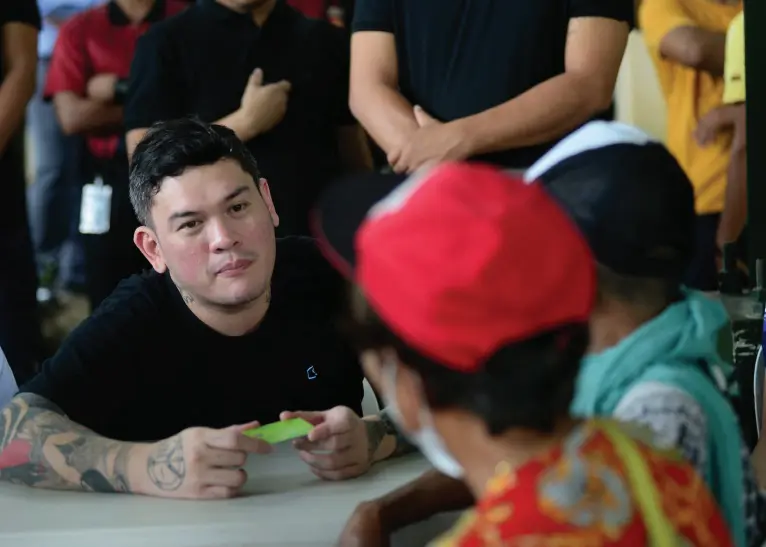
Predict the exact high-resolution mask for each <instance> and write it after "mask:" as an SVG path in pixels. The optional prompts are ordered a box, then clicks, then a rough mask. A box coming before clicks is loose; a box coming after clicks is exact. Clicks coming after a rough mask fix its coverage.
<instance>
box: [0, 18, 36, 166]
mask: <svg viewBox="0 0 766 547" xmlns="http://www.w3.org/2000/svg"><path fill="white" fill-rule="evenodd" d="M0 38H2V51H3V63H2V64H3V66H4V67H5V71H6V72H5V76H4V78H3V80H2V82H3V83H2V85H0V120H2V123H0V154H2V152H3V151H4V150H5V147H6V146H7V145H8V141H10V139H11V137H12V136H13V135H14V133H16V131H17V130H18V129H19V127H20V126H21V122H22V120H23V119H24V113H25V112H26V106H27V102H29V99H31V98H32V95H34V92H35V80H36V71H37V29H35V28H34V27H32V26H30V25H26V24H23V23H7V24H5V25H3V26H2V37H0Z"/></svg>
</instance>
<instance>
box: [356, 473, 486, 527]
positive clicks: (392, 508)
mask: <svg viewBox="0 0 766 547" xmlns="http://www.w3.org/2000/svg"><path fill="white" fill-rule="evenodd" d="M474 503H475V500H474V498H473V495H472V494H471V491H470V490H469V489H468V487H467V486H466V485H465V483H463V482H462V481H459V480H457V479H453V478H452V477H448V476H447V475H444V474H443V473H440V472H439V471H436V470H431V471H426V472H425V473H424V474H423V475H421V476H420V477H418V478H417V479H415V480H413V481H412V482H409V483H407V484H405V485H404V486H401V487H399V488H397V489H396V490H393V491H392V492H389V493H388V494H386V495H385V496H383V497H381V498H378V499H377V500H374V501H372V502H368V503H366V504H364V505H366V506H367V507H364V506H363V507H362V508H361V510H365V509H367V510H369V509H373V510H374V511H376V512H377V514H378V516H379V518H380V521H381V524H382V526H383V528H384V529H385V530H386V531H387V532H389V533H392V532H395V531H397V530H401V529H402V528H404V527H406V526H409V525H411V524H415V523H417V522H422V521H424V520H426V519H428V518H430V517H432V516H434V515H437V514H439V513H446V512H448V511H459V510H463V509H466V508H468V507H470V506H471V505H473V504H474Z"/></svg>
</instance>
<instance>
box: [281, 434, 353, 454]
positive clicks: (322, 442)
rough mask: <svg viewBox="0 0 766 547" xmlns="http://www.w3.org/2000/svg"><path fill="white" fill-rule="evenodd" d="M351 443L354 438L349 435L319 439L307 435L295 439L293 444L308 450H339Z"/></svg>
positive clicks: (300, 448) (299, 448)
mask: <svg viewBox="0 0 766 547" xmlns="http://www.w3.org/2000/svg"><path fill="white" fill-rule="evenodd" d="M312 433H313V431H312ZM351 444H352V439H351V438H350V436H349V435H330V436H327V437H323V438H322V439H319V440H312V439H311V437H306V438H303V439H296V440H295V441H293V446H294V447H295V448H297V449H298V450H305V451H307V452H312V451H319V450H326V451H329V450H332V451H336V452H337V451H338V450H345V449H346V448H348V447H350V446H351Z"/></svg>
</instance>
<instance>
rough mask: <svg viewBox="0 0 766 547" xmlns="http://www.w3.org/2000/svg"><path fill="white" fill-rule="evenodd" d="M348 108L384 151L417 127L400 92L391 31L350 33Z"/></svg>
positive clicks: (401, 142) (409, 108) (410, 109)
mask: <svg viewBox="0 0 766 547" xmlns="http://www.w3.org/2000/svg"><path fill="white" fill-rule="evenodd" d="M349 106H350V107H351V112H352V113H353V114H354V116H355V117H356V119H357V120H359V122H360V123H361V124H362V126H363V127H364V129H365V130H366V131H367V132H368V133H369V134H370V135H371V136H372V138H373V139H374V140H375V142H376V143H378V146H380V147H381V148H382V149H383V151H384V152H385V153H386V154H389V153H391V152H392V151H393V150H396V149H399V148H401V147H402V146H403V145H404V143H405V142H406V141H407V139H408V138H409V136H410V135H411V134H412V133H414V132H415V131H416V130H417V129H418V123H417V121H416V120H415V115H414V114H413V112H412V107H413V105H411V104H410V103H409V102H408V101H407V100H406V99H405V98H404V97H403V96H402V95H401V93H399V66H398V62H397V58H396V43H395V41H394V35H393V34H391V33H388V32H377V31H376V32H372V31H364V32H355V33H354V34H353V35H352V37H351V81H350V87H349Z"/></svg>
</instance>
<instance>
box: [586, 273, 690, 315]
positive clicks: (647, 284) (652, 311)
mask: <svg viewBox="0 0 766 547" xmlns="http://www.w3.org/2000/svg"><path fill="white" fill-rule="evenodd" d="M596 274H597V276H598V293H599V298H602V299H604V298H609V299H613V300H617V301H619V302H622V303H623V304H626V305H627V306H628V307H630V308H633V309H635V310H636V312H637V313H639V315H641V316H642V317H643V316H649V317H653V316H655V315H657V314H658V313H660V312H661V311H662V310H664V309H665V308H666V307H668V306H669V305H670V304H672V303H673V302H676V301H678V300H679V299H680V298H681V297H682V296H681V281H680V279H677V278H675V277H670V278H657V277H636V276H632V275H623V274H619V273H617V272H615V271H614V270H612V269H611V268H608V267H606V266H604V265H603V264H596Z"/></svg>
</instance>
